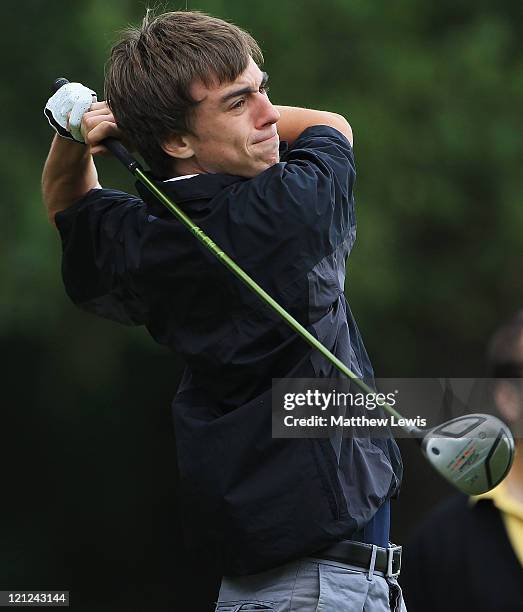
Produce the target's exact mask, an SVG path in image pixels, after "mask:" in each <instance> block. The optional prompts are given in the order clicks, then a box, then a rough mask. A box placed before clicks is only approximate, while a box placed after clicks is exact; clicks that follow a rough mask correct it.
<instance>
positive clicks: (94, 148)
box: [81, 102, 124, 155]
mask: <svg viewBox="0 0 523 612" xmlns="http://www.w3.org/2000/svg"><path fill="white" fill-rule="evenodd" d="M81 132H82V136H83V139H84V141H85V143H86V144H88V145H90V147H91V153H92V154H93V155H98V154H100V153H102V154H103V153H108V149H106V148H105V147H104V146H103V145H101V144H100V143H101V142H102V140H104V139H105V138H109V137H112V138H117V139H118V140H122V141H124V139H123V136H122V133H121V131H120V130H119V129H118V126H117V125H116V121H115V119H114V116H113V113H112V112H111V109H110V108H109V106H108V104H107V102H94V103H93V104H92V105H91V108H90V109H89V110H88V111H87V112H86V113H84V115H83V117H82V123H81Z"/></svg>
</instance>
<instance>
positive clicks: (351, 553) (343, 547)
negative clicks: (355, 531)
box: [311, 540, 401, 577]
mask: <svg viewBox="0 0 523 612" xmlns="http://www.w3.org/2000/svg"><path fill="white" fill-rule="evenodd" d="M373 549H376V557H375V562H374V568H372V567H371V564H372V556H373V554H372V551H373ZM311 557H316V558H318V559H325V560H327V561H338V562H339V563H348V564H350V565H356V566H357V567H361V568H362V569H365V570H369V571H371V570H372V571H375V570H376V571H378V572H383V573H384V574H385V576H387V577H395V576H398V575H399V573H400V569H401V546H396V545H395V544H391V545H390V546H389V548H382V547H381V546H373V545H372V544H365V543H363V542H354V541H353V540H344V541H343V542H337V543H336V544H332V546H329V547H328V548H324V549H323V550H320V551H319V552H317V553H315V554H314V555H311Z"/></svg>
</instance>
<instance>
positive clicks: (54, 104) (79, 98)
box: [44, 83, 96, 143]
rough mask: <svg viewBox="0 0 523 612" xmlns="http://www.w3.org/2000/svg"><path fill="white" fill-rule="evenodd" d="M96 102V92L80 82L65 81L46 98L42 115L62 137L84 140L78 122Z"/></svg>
mask: <svg viewBox="0 0 523 612" xmlns="http://www.w3.org/2000/svg"><path fill="white" fill-rule="evenodd" d="M93 102H96V92H94V91H93V90H92V89H89V88H88V87H85V86H84V85H82V84H81V83H67V84H66V85H63V86H62V87H60V89H58V90H57V91H56V92H55V93H54V94H53V95H52V96H51V97H50V98H49V100H47V104H46V105H45V108H44V115H45V116H46V117H47V120H48V121H49V125H50V126H51V127H52V128H53V129H54V130H55V132H56V133H57V134H58V135H59V136H61V137H62V138H68V139H69V140H76V142H81V143H83V142H84V137H83V135H82V133H81V130H80V124H81V121H82V117H83V115H84V113H85V112H86V111H87V110H88V109H89V108H90V106H91V104H93Z"/></svg>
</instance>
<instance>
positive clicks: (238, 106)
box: [231, 99, 245, 109]
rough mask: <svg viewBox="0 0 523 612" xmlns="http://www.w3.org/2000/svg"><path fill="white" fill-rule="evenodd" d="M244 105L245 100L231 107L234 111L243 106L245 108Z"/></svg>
mask: <svg viewBox="0 0 523 612" xmlns="http://www.w3.org/2000/svg"><path fill="white" fill-rule="evenodd" d="M244 104H245V100H244V99H241V100H238V102H236V103H235V104H233V105H232V106H231V108H232V109H238V108H242V106H243V105H244Z"/></svg>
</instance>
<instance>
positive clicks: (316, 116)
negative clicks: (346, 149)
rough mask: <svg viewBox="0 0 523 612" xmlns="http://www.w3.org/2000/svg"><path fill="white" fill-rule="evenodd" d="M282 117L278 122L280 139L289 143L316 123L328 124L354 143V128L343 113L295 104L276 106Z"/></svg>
mask: <svg viewBox="0 0 523 612" xmlns="http://www.w3.org/2000/svg"><path fill="white" fill-rule="evenodd" d="M276 108H277V109H278V111H279V112H280V115H281V117H280V119H279V120H278V123H277V124H276V126H277V128H278V134H279V136H280V140H285V141H287V142H288V143H289V144H291V145H292V143H293V142H294V141H295V140H296V139H297V138H298V136H299V135H300V134H301V133H302V132H303V130H305V129H307V128H308V127H312V126H314V125H328V126H330V127H333V128H335V129H336V130H338V131H339V132H341V133H342V134H343V135H344V136H346V138H347V139H348V141H349V142H350V143H351V145H352V129H351V127H350V125H349V123H348V121H347V120H346V119H345V118H344V117H342V116H341V115H337V114H336V113H329V112H327V111H318V110H312V109H308V108H296V107H293V106H276Z"/></svg>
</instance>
